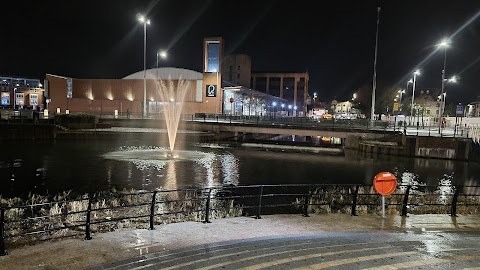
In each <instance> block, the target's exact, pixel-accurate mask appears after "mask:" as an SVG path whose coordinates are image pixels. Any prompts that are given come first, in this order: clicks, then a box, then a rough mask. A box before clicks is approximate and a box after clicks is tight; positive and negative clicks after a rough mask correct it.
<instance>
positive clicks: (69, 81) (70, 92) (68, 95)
mask: <svg viewBox="0 0 480 270" xmlns="http://www.w3.org/2000/svg"><path fill="white" fill-rule="evenodd" d="M67 98H72V79H71V78H68V79H67Z"/></svg>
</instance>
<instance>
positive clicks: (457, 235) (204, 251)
mask: <svg viewBox="0 0 480 270" xmlns="http://www.w3.org/2000/svg"><path fill="white" fill-rule="evenodd" d="M92 237H93V239H92V240H88V241H86V240H82V239H65V240H61V241H55V242H48V243H41V244H37V245H34V246H28V247H22V248H16V249H8V247H7V251H8V252H9V254H8V255H7V256H2V257H0V269H8V270H14V269H90V270H93V269H249V270H250V269H325V268H329V269H339V268H342V269H480V241H479V240H480V216H479V215H461V216H459V217H450V216H448V215H410V216H409V217H400V216H397V215H387V217H386V218H385V219H383V218H382V217H381V216H378V215H359V216H350V215H347V214H313V215H311V216H310V217H302V216H301V215H293V214H291V215H271V216H268V215H266V216H263V217H262V219H255V218H253V217H235V218H225V219H215V220H212V223H199V222H183V223H176V224H165V225H157V226H156V227H155V230H145V229H137V230H129V231H121V232H111V233H102V234H93V235H92Z"/></svg>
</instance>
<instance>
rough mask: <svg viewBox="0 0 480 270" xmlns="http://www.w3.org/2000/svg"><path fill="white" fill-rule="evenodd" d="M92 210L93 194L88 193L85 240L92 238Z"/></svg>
mask: <svg viewBox="0 0 480 270" xmlns="http://www.w3.org/2000/svg"><path fill="white" fill-rule="evenodd" d="M91 212H92V196H91V195H90V194H89V195H88V207H87V221H86V223H85V240H91V239H92V237H91V236H90V214H91Z"/></svg>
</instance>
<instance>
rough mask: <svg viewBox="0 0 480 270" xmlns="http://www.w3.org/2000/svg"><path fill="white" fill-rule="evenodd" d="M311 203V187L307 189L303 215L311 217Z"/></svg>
mask: <svg viewBox="0 0 480 270" xmlns="http://www.w3.org/2000/svg"><path fill="white" fill-rule="evenodd" d="M309 204H310V188H308V189H307V194H306V195H305V201H304V202H303V216H304V217H309V215H308V205H309Z"/></svg>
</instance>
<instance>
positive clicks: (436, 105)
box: [413, 90, 440, 117]
mask: <svg viewBox="0 0 480 270" xmlns="http://www.w3.org/2000/svg"><path fill="white" fill-rule="evenodd" d="M439 113H440V102H439V101H438V99H437V98H434V97H433V96H432V93H431V91H430V90H420V94H419V95H417V96H416V97H415V100H414V105H413V115H415V116H425V117H438V116H439Z"/></svg>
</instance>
